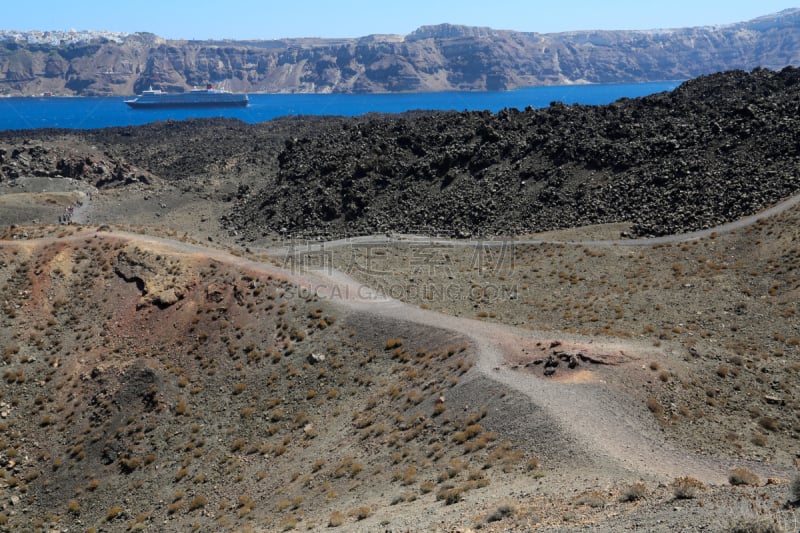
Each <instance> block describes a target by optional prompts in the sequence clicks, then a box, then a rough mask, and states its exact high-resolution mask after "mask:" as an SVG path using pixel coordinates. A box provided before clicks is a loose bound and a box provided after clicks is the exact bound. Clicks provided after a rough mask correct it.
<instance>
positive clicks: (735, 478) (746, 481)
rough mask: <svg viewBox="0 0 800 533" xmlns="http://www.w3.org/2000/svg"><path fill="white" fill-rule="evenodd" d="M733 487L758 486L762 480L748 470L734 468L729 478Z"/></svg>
mask: <svg viewBox="0 0 800 533" xmlns="http://www.w3.org/2000/svg"><path fill="white" fill-rule="evenodd" d="M728 481H729V482H730V484H731V485H753V486H758V485H760V484H761V480H760V479H758V476H757V475H755V474H754V473H753V472H751V471H750V470H748V469H746V468H734V469H733V470H732V471H731V473H730V475H729V476H728Z"/></svg>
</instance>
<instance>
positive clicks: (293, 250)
mask: <svg viewBox="0 0 800 533" xmlns="http://www.w3.org/2000/svg"><path fill="white" fill-rule="evenodd" d="M798 204H800V194H798V195H795V196H790V197H789V198H787V199H785V200H783V201H782V202H779V203H777V204H775V205H774V206H772V207H770V208H768V209H765V210H763V211H760V212H758V213H756V214H754V215H750V216H747V217H743V218H740V219H738V220H734V221H733V222H728V223H726V224H721V225H719V226H715V227H711V228H707V229H704V230H699V231H692V232H689V233H678V234H675V235H665V236H663V237H650V238H641V239H605V240H566V241H563V240H551V239H514V238H508V237H496V238H489V239H486V240H461V239H448V238H439V237H430V236H422V235H404V234H387V235H361V236H357V237H349V238H346V239H336V240H331V241H324V242H314V241H302V242H295V243H292V244H290V245H288V246H277V247H273V248H270V249H268V250H266V253H268V254H270V255H272V256H275V257H286V256H287V255H291V254H309V253H317V252H320V251H323V250H331V249H334V248H342V247H346V246H353V245H361V246H363V245H381V246H390V245H393V244H409V243H412V244H413V243H415V242H417V243H424V244H442V245H449V246H466V247H475V246H506V245H507V244H508V243H509V242H513V243H514V244H571V245H575V246H654V245H659V244H672V243H680V242H688V241H695V240H698V239H703V238H706V237H710V236H711V235H714V234H715V235H724V234H726V233H732V232H734V231H738V230H740V229H743V228H746V227H748V226H752V225H754V224H756V223H757V222H758V221H759V220H761V219H765V218H769V217H773V216H775V215H778V214H780V213H783V212H784V211H786V210H788V209H791V208H792V207H795V206H796V205H798Z"/></svg>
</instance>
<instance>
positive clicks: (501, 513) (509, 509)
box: [486, 503, 517, 523]
mask: <svg viewBox="0 0 800 533" xmlns="http://www.w3.org/2000/svg"><path fill="white" fill-rule="evenodd" d="M516 512H517V509H516V507H514V505H513V504H510V503H501V504H500V505H498V506H497V509H495V510H494V511H492V512H491V514H489V516H487V517H486V522H487V523H488V522H499V521H500V520H503V519H504V518H507V517H509V516H514V513H516Z"/></svg>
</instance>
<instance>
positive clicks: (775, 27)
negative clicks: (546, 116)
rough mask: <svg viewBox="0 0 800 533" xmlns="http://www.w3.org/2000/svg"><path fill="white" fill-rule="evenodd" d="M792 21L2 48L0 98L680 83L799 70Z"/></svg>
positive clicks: (796, 13)
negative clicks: (210, 89)
mask: <svg viewBox="0 0 800 533" xmlns="http://www.w3.org/2000/svg"><path fill="white" fill-rule="evenodd" d="M798 44H800V10H797V9H794V10H787V11H783V12H781V13H777V14H774V15H769V16H765V17H762V18H759V19H755V20H752V21H748V22H742V23H738V24H732V25H726V26H714V27H697V28H684V29H669V30H652V31H580V32H567V33H557V34H539V33H522V32H515V31H510V30H495V29H490V28H477V27H464V26H454V25H449V24H442V25H438V26H425V27H422V28H419V29H418V30H416V31H415V32H413V33H411V34H409V35H405V36H401V35H370V36H366V37H362V38H356V39H304V38H297V39H281V40H271V41H246V42H239V41H222V42H213V41H167V40H164V39H162V38H159V37H157V36H155V35H152V34H146V33H139V34H135V35H130V36H128V37H127V38H125V39H124V40H123V41H122V42H121V43H120V44H118V43H117V42H115V41H111V40H97V41H94V42H88V43H82V44H71V45H64V46H50V45H44V44H30V45H29V44H27V43H25V42H16V41H10V40H7V41H3V42H0V94H3V95H38V94H41V93H44V92H48V93H53V94H57V95H85V96H91V95H101V96H109V95H130V94H133V93H138V92H139V91H141V90H142V89H146V88H148V87H149V86H150V85H152V86H155V87H160V88H162V89H165V90H170V91H182V90H186V89H188V88H190V87H192V86H195V85H203V84H205V83H208V82H225V85H227V86H228V87H229V88H230V89H232V90H235V91H242V92H251V93H252V92H270V93H280V92H304V93H330V92H334V93H351V92H352V93H358V92H398V91H404V92H408V91H448V90H458V91H482V90H508V89H515V88H519V87H526V86H534V85H545V84H569V83H624V82H639V81H659V80H677V79H689V78H693V77H696V76H699V75H702V74H708V73H712V72H718V71H723V70H731V69H745V70H750V69H752V68H755V67H765V68H773V69H780V68H783V67H785V66H787V65H797V64H799V63H800V55H799V54H800V53H798V50H800V46H798Z"/></svg>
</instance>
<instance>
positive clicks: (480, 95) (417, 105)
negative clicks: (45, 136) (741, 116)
mask: <svg viewBox="0 0 800 533" xmlns="http://www.w3.org/2000/svg"><path fill="white" fill-rule="evenodd" d="M679 84H680V82H677V81H670V82H652V83H632V84H612V85H567V86H547V87H533V88H527V89H518V90H515V91H503V92H439V93H403V94H252V95H250V105H249V106H248V107H244V108H216V109H131V108H130V107H128V106H127V105H125V103H124V102H123V100H125V99H124V98H121V97H109V98H0V130H24V129H34V128H69V129H93V128H104V127H108V126H133V125H139V124H146V123H150V122H157V121H164V120H184V119H188V118H204V117H230V118H237V119H239V120H242V121H244V122H248V123H256V122H264V121H267V120H271V119H273V118H277V117H282V116H289V115H340V116H357V115H363V114H365V113H372V112H375V113H402V112H404V111H411V110H418V109H426V110H427V109H435V110H454V111H464V110H469V111H476V110H477V111H482V110H488V111H493V112H497V111H500V110H501V109H504V108H517V109H524V108H526V107H528V106H531V107H534V108H541V107H546V106H548V105H550V103H551V102H563V103H565V104H576V103H577V104H586V105H598V104H607V103H611V102H613V101H615V100H618V99H619V98H623V97H628V98H633V97H637V96H645V95H649V94H654V93H658V92H662V91H670V90H672V89H674V88H675V87H677V86H678V85H679Z"/></svg>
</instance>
